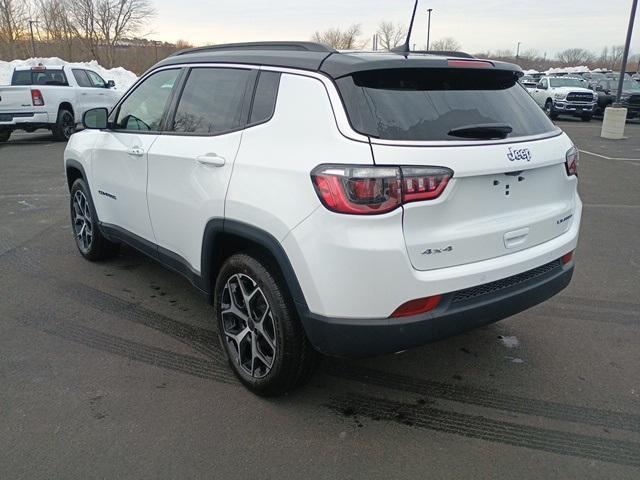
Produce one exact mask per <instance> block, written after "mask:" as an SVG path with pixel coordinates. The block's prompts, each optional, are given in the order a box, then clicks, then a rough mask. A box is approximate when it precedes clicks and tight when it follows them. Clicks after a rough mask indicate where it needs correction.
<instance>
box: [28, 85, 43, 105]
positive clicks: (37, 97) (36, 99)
mask: <svg viewBox="0 0 640 480" xmlns="http://www.w3.org/2000/svg"><path fill="white" fill-rule="evenodd" d="M31 102H32V103H33V106H34V107H42V106H43V105H44V98H42V92H41V91H40V90H36V89H33V90H31Z"/></svg>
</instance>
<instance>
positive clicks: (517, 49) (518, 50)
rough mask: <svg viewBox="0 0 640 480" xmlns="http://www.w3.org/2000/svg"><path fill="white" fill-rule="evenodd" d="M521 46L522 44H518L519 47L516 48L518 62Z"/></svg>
mask: <svg viewBox="0 0 640 480" xmlns="http://www.w3.org/2000/svg"><path fill="white" fill-rule="evenodd" d="M520 45H522V42H518V47H517V48H516V60H518V59H519V58H520Z"/></svg>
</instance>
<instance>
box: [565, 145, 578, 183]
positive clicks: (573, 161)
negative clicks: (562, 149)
mask: <svg viewBox="0 0 640 480" xmlns="http://www.w3.org/2000/svg"><path fill="white" fill-rule="evenodd" d="M579 161H580V152H579V151H578V149H577V148H576V147H575V146H574V147H571V148H570V149H569V150H568V151H567V155H566V159H565V165H564V166H565V167H566V169H567V175H569V176H571V175H578V162H579Z"/></svg>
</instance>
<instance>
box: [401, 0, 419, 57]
mask: <svg viewBox="0 0 640 480" xmlns="http://www.w3.org/2000/svg"><path fill="white" fill-rule="evenodd" d="M416 10H418V0H416V3H415V4H414V5H413V14H412V15H411V23H410V24H409V31H408V32H407V39H406V40H405V42H404V48H403V51H404V53H406V54H407V55H408V54H409V52H410V51H411V44H410V43H409V42H410V41H411V32H412V31H413V22H414V21H415V19H416Z"/></svg>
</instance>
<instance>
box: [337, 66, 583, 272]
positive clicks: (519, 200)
mask: <svg viewBox="0 0 640 480" xmlns="http://www.w3.org/2000/svg"><path fill="white" fill-rule="evenodd" d="M470 62H471V61H470ZM486 65H487V68H486V69H476V68H473V69H469V68H451V69H424V70H422V69H394V70H384V71H375V72H370V71H369V72H363V73H356V74H353V75H350V76H348V77H344V78H342V79H339V80H338V85H339V87H340V89H341V93H342V96H343V98H344V100H345V106H346V108H347V111H348V113H349V117H350V119H351V122H352V125H353V127H354V128H355V129H356V130H358V131H359V132H361V133H364V134H366V135H368V136H370V138H371V144H372V145H371V146H372V151H373V156H374V161H375V163H376V164H377V165H400V166H441V167H447V168H449V169H451V170H452V171H453V177H452V178H451V180H450V181H449V183H448V185H447V187H446V188H445V190H444V191H443V193H442V194H441V195H440V196H439V197H438V198H436V199H433V200H427V201H420V202H415V203H407V204H405V205H404V207H403V208H404V214H403V230H404V237H405V241H406V246H407V251H408V254H409V257H410V260H411V263H412V264H413V266H414V268H416V269H418V270H432V269H438V268H445V267H451V266H456V265H464V264H467V263H472V262H477V261H481V260H486V259H490V258H495V257H499V256H502V255H507V254H510V253H513V252H517V251H520V250H523V249H527V248H531V247H533V246H535V245H539V244H541V243H544V242H546V241H549V240H551V239H553V238H555V237H557V236H559V235H561V234H562V233H564V232H566V231H567V230H568V229H569V227H570V226H571V223H572V215H573V210H574V207H575V191H576V180H575V176H570V175H568V174H567V170H566V167H565V161H566V155H567V152H568V151H569V150H570V149H571V148H572V143H571V141H570V140H569V139H568V137H566V135H564V134H562V133H561V132H560V131H559V130H558V129H557V128H556V127H555V126H554V125H553V124H552V123H551V122H550V121H549V120H548V119H547V117H546V116H545V115H544V114H543V112H542V111H541V110H540V108H539V107H538V106H537V105H536V104H535V102H534V101H533V100H532V99H531V97H530V96H529V94H528V93H527V92H526V91H525V90H524V88H523V87H522V86H520V85H519V84H518V83H517V76H516V75H515V73H514V72H511V71H505V70H500V71H496V70H493V69H491V67H490V65H491V64H488V63H487V64H486Z"/></svg>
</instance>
